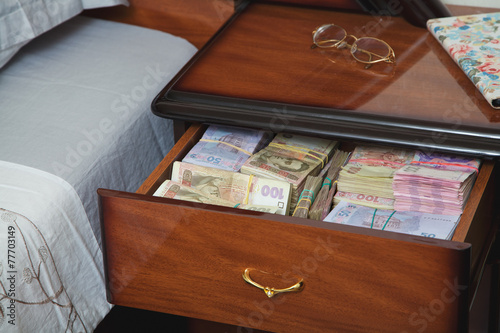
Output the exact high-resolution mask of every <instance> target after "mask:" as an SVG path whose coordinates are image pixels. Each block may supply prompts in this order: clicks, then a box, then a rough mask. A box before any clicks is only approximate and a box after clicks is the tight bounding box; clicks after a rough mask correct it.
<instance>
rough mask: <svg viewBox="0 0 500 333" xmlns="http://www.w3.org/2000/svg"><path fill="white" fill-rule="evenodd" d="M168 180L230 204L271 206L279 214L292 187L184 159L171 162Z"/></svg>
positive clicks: (287, 203) (284, 211) (285, 209)
mask: <svg viewBox="0 0 500 333" xmlns="http://www.w3.org/2000/svg"><path fill="white" fill-rule="evenodd" d="M171 179H172V180H173V181H176V182H179V183H181V184H182V185H185V186H188V187H192V188H195V189H197V190H199V191H201V192H203V193H206V194H208V195H211V196H215V197H217V198H221V199H224V200H228V201H230V202H232V203H233V205H234V204H236V203H241V204H250V205H264V206H271V207H275V208H276V209H277V210H276V213H277V214H281V215H287V214H288V211H289V207H290V198H291V196H290V194H291V191H292V186H291V184H290V183H288V182H286V181H282V180H275V179H269V178H263V177H257V176H253V175H245V174H242V173H239V172H233V171H226V170H221V169H216V168H210V167H205V166H201V165H196V164H191V163H184V162H174V164H173V168H172V177H171Z"/></svg>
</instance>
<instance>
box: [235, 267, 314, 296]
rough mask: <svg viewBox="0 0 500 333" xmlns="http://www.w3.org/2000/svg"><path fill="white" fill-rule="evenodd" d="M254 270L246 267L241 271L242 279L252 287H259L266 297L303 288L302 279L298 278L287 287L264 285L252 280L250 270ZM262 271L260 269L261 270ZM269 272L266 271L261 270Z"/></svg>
mask: <svg viewBox="0 0 500 333" xmlns="http://www.w3.org/2000/svg"><path fill="white" fill-rule="evenodd" d="M252 270H254V269H253V268H247V269H245V271H244V272H243V280H245V281H246V282H247V283H249V284H251V285H252V286H254V287H257V288H259V289H260V290H263V291H264V293H266V295H267V297H269V298H271V297H273V296H274V295H277V294H281V293H292V292H299V291H301V290H302V289H303V288H304V279H300V280H299V281H298V282H297V283H296V284H294V285H293V286H291V287H288V288H283V289H275V288H272V287H264V286H263V285H261V284H260V283H257V282H255V281H254V280H252V278H251V277H250V271H252ZM261 272H262V271H261ZM262 273H266V274H269V273H267V272H262Z"/></svg>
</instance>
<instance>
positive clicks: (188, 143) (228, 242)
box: [99, 2, 500, 332]
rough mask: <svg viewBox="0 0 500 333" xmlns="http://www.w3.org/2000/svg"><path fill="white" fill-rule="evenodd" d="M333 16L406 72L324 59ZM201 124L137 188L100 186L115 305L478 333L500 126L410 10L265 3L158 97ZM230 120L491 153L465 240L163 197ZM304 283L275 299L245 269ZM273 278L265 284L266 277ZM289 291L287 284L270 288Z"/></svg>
mask: <svg viewBox="0 0 500 333" xmlns="http://www.w3.org/2000/svg"><path fill="white" fill-rule="evenodd" d="M330 22H334V23H335V24H338V25H340V26H342V27H344V28H345V29H346V30H347V31H348V32H349V33H353V34H355V35H356V36H358V37H361V36H365V35H366V36H373V37H377V38H381V39H383V40H385V41H387V42H388V43H389V44H390V45H391V47H392V48H393V49H394V51H395V53H396V59H397V64H396V65H395V66H391V65H386V64H376V65H374V66H373V67H372V68H370V69H368V70H366V69H364V68H363V66H360V64H359V63H357V62H355V61H354V60H353V59H351V58H350V55H349V54H348V52H347V51H346V50H336V49H334V50H327V51H323V50H312V49H311V48H310V45H311V31H312V30H313V29H314V28H315V27H316V26H318V25H321V24H323V23H330ZM153 110H154V112H155V114H157V115H159V116H164V117H169V118H172V119H176V120H180V121H185V122H189V123H193V125H192V126H190V127H189V128H188V130H187V131H186V132H185V134H184V135H183V136H182V137H181V138H180V139H179V140H178V142H177V144H176V146H175V147H174V148H173V149H172V151H171V152H170V153H169V154H168V155H167V156H166V157H165V159H164V160H163V162H162V163H161V164H160V165H159V166H158V167H157V168H156V169H155V171H154V172H153V173H152V174H151V176H150V177H149V178H148V179H147V180H146V181H145V182H144V184H143V185H142V186H141V188H140V189H139V190H138V191H137V193H124V192H117V191H112V190H104V189H100V190H99V197H100V204H101V218H102V219H101V221H102V226H103V235H104V239H103V244H104V251H105V261H106V273H107V290H108V297H109V301H110V302H111V303H114V304H119V305H123V306H130V307H137V308H141V309H148V310H154V311H160V312H165V313H171V314H176V315H182V316H187V317H193V318H200V319H205V320H211V321H216V322H221V323H227V324H231V325H236V326H241V327H252V328H255V329H262V330H267V331H274V332H329V331H331V332H338V331H352V332H367V331H372V332H375V331H384V332H405V331H406V332H414V331H418V330H425V329H429V330H430V331H433V332H466V331H467V327H468V311H469V308H470V306H471V304H472V302H473V299H474V294H475V292H476V288H477V285H478V283H479V280H480V277H481V274H482V272H483V268H484V265H485V262H486V257H487V255H488V253H489V250H490V248H491V244H492V243H493V240H494V235H495V231H496V229H497V221H496V220H495V219H494V216H495V215H494V214H495V213H496V212H495V210H494V209H495V207H494V204H493V203H494V202H495V200H498V196H497V194H496V192H495V188H496V186H495V182H496V178H497V174H498V171H497V170H498V168H497V166H496V164H497V163H496V159H497V158H498V156H500V134H499V133H500V131H499V130H500V123H499V120H500V117H499V116H498V114H497V113H495V111H494V110H492V109H490V108H489V106H488V105H487V103H486V102H485V101H484V100H482V97H481V96H478V95H477V94H476V91H475V87H474V86H473V85H472V83H471V82H469V81H468V78H467V77H465V75H464V74H463V73H462V72H461V71H460V69H459V68H458V67H457V66H456V65H455V64H454V63H453V60H451V58H449V56H448V55H447V54H446V52H445V51H444V50H443V49H442V48H441V46H440V45H439V44H438V42H437V41H435V40H434V39H433V37H432V36H431V35H430V34H429V33H428V32H427V31H426V30H425V29H421V28H416V27H413V26H411V25H409V24H408V23H406V22H405V21H403V20H402V19H400V18H396V17H386V18H380V17H372V16H368V15H363V14H359V13H353V12H348V11H332V10H324V9H322V10H320V9H315V8H306V7H298V6H287V5H276V4H270V3H265V2H252V3H250V4H248V5H247V6H244V7H242V8H241V9H240V11H239V12H238V13H237V14H235V15H234V17H233V18H232V20H231V21H230V22H229V23H228V24H227V25H226V26H225V27H224V28H223V29H222V30H221V31H220V32H219V33H218V34H217V35H216V36H215V37H214V38H213V39H212V41H211V42H210V43H209V44H208V45H207V46H206V47H205V48H204V49H202V50H201V51H200V52H199V53H198V54H197V56H196V57H195V58H194V59H193V60H192V61H191V62H190V63H189V64H188V65H187V66H186V67H185V69H184V70H183V71H181V73H179V75H178V76H177V77H176V78H175V79H174V80H173V81H172V82H171V83H170V84H169V85H168V86H167V87H166V88H165V89H164V90H163V91H162V92H161V93H160V94H159V95H158V97H157V99H156V100H155V101H154V103H153ZM202 123H219V124H230V125H238V126H244V127H253V128H263V129H269V130H272V131H274V132H290V133H300V134H305V135H315V136H321V137H328V138H335V139H339V140H343V141H347V142H355V143H359V142H372V143H378V144H384V145H387V144H389V145H397V146H403V147H412V148H419V149H435V150H439V151H446V152H460V153H462V154H475V155H480V156H482V157H483V158H484V162H483V165H482V167H481V169H480V172H479V174H478V177H477V180H476V183H475V185H474V188H473V190H472V193H471V196H470V198H469V200H468V203H467V206H466V208H465V210H464V213H463V215H462V217H461V220H460V222H459V225H458V227H457V229H456V231H455V234H454V236H453V239H452V240H451V241H444V240H436V239H429V238H425V237H419V236H409V235H402V234H396V233H391V232H383V231H378V230H370V229H361V228H357V227H351V226H345V225H337V224H330V223H325V222H322V221H313V220H308V219H300V218H295V217H288V216H277V215H272V214H265V213H258V212H249V211H240V210H236V209H232V208H224V207H217V206H212V205H203V204H197V203H192V202H182V201H177V200H172V199H165V198H158V197H152V196H151V195H152V193H153V192H154V191H155V190H156V188H157V187H158V186H159V185H160V184H161V183H162V182H163V181H164V180H166V179H169V178H170V173H171V168H172V164H173V162H174V161H177V160H181V159H182V158H183V157H184V155H185V154H186V153H187V152H188V151H189V150H190V149H191V147H192V146H193V145H194V144H195V143H196V142H197V141H198V140H199V139H200V137H201V136H202V134H203V132H204V130H205V128H206V126H205V125H203V124H202ZM250 267H252V268H256V269H258V270H261V271H265V272H270V273H272V274H271V275H276V276H281V277H287V279H286V280H287V283H288V284H290V285H292V284H294V283H296V281H295V280H294V278H295V277H300V278H302V279H303V280H304V289H303V290H302V291H300V292H299V293H295V294H289V295H284V296H278V297H277V298H267V296H266V295H265V294H264V293H263V292H262V291H260V290H258V289H257V288H254V287H252V286H250V285H249V284H247V283H246V282H245V281H244V280H243V279H242V274H243V272H244V271H245V269H246V268H250ZM260 278H263V279H265V277H260ZM269 285H272V286H274V287H276V288H285V287H288V286H289V285H284V281H283V280H282V279H275V280H274V281H271V282H269Z"/></svg>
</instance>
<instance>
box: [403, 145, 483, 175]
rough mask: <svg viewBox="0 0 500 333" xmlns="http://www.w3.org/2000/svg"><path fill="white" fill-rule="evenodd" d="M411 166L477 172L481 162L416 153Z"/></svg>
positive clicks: (437, 154) (440, 154)
mask: <svg viewBox="0 0 500 333" xmlns="http://www.w3.org/2000/svg"><path fill="white" fill-rule="evenodd" d="M411 164H414V165H421V166H426V167H430V168H434V169H440V170H450V171H464V172H466V171H471V170H473V171H476V172H477V171H479V167H480V166H481V160H480V159H478V158H475V157H467V156H457V155H451V154H443V153H440V152H424V151H420V150H418V151H416V152H415V155H414V156H413V160H412V161H411Z"/></svg>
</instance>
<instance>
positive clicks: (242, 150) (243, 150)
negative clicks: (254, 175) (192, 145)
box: [200, 139, 252, 156]
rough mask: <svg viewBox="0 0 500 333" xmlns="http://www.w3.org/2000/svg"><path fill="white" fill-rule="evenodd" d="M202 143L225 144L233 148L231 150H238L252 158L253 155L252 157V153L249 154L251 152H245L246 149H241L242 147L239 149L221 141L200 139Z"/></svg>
mask: <svg viewBox="0 0 500 333" xmlns="http://www.w3.org/2000/svg"><path fill="white" fill-rule="evenodd" d="M200 141H204V142H216V143H223V144H225V145H227V146H229V147H231V148H234V149H237V150H239V151H241V152H242V153H245V154H247V155H249V156H251V155H252V153H251V152H249V151H247V150H245V149H243V148H240V147H238V146H235V145H232V144H230V143H227V142H224V141H219V140H211V139H200Z"/></svg>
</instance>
